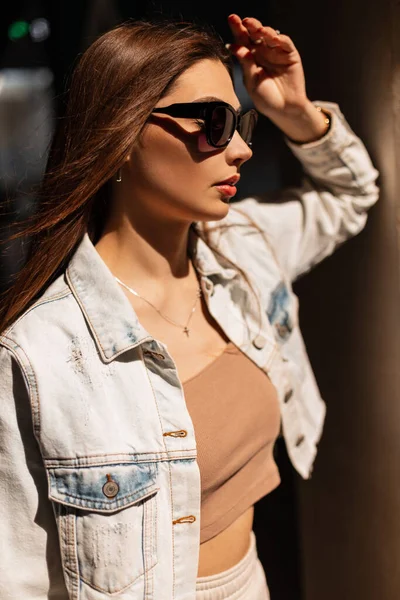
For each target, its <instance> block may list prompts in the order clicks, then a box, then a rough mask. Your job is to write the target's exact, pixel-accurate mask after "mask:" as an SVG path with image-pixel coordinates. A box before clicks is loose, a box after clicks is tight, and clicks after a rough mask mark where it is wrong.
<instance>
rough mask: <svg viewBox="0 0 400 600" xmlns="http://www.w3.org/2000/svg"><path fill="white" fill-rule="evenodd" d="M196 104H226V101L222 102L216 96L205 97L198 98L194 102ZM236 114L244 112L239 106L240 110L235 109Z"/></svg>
mask: <svg viewBox="0 0 400 600" xmlns="http://www.w3.org/2000/svg"><path fill="white" fill-rule="evenodd" d="M194 102H225V100H222V99H221V98H217V97H216V96H203V97H202V98H196V100H192V102H191V103H190V104H192V103H194ZM235 110H236V112H238V113H239V112H241V111H242V107H241V105H240V104H239V106H238V108H236V109H235Z"/></svg>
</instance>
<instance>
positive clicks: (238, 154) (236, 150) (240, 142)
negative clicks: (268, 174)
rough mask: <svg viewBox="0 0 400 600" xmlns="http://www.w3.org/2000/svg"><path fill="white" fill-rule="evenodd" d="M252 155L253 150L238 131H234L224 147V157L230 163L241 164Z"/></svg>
mask: <svg viewBox="0 0 400 600" xmlns="http://www.w3.org/2000/svg"><path fill="white" fill-rule="evenodd" d="M252 156H253V151H252V150H251V148H250V146H249V145H248V144H246V142H245V141H244V139H243V138H242V137H241V135H240V134H239V132H238V131H235V133H234V135H233V138H232V139H231V141H230V143H229V144H228V146H227V147H226V157H227V160H228V162H229V163H230V164H233V165H236V166H241V165H242V164H243V163H245V162H246V161H247V160H249V159H250V158H251V157H252Z"/></svg>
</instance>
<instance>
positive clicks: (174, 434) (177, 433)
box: [163, 429, 187, 438]
mask: <svg viewBox="0 0 400 600" xmlns="http://www.w3.org/2000/svg"><path fill="white" fill-rule="evenodd" d="M168 435H169V436H171V437H176V438H177V437H180V438H184V437H186V436H187V431H185V430H184V429H179V431H167V433H163V436H164V437H165V436H168Z"/></svg>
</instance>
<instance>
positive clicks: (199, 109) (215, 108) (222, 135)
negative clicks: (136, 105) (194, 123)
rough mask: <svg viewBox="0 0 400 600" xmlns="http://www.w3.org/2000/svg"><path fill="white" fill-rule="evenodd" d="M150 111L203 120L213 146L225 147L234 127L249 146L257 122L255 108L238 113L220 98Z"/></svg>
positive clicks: (233, 131)
mask: <svg viewBox="0 0 400 600" xmlns="http://www.w3.org/2000/svg"><path fill="white" fill-rule="evenodd" d="M152 113H161V114H164V115H169V116H171V117H177V118H183V119H201V120H203V121H204V127H205V134H206V139H207V143H208V144H209V145H210V146H212V147H213V148H225V147H226V146H227V145H228V144H229V142H230V141H231V139H232V138H233V135H234V133H235V130H236V129H237V130H238V132H239V134H240V136H241V137H242V138H243V140H244V141H245V142H246V144H248V145H249V146H251V137H252V135H253V131H254V127H255V126H256V123H257V111H256V110H254V109H250V110H248V111H246V112H245V113H242V114H240V113H239V114H238V113H237V112H236V111H235V109H234V108H233V106H231V105H230V104H227V103H226V102H222V100H221V101H212V102H182V103H179V104H171V105H170V106H165V107H163V108H155V109H154V110H152Z"/></svg>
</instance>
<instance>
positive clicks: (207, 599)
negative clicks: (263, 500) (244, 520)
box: [196, 531, 269, 600]
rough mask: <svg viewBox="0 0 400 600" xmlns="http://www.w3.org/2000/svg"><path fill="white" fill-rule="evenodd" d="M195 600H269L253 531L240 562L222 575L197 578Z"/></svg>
mask: <svg viewBox="0 0 400 600" xmlns="http://www.w3.org/2000/svg"><path fill="white" fill-rule="evenodd" d="M196 600H269V592H268V587H267V582H266V580H265V573H264V569H263V567H262V564H261V562H260V560H259V558H258V556H257V547H256V536H255V535H254V532H253V531H252V532H251V535H250V548H249V549H248V551H247V553H246V555H245V556H244V557H243V558H242V560H241V561H240V562H238V563H237V564H236V565H234V566H233V567H231V568H230V569H228V570H227V571H222V573H217V574H216V575H209V576H208V577H198V578H197V582H196Z"/></svg>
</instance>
